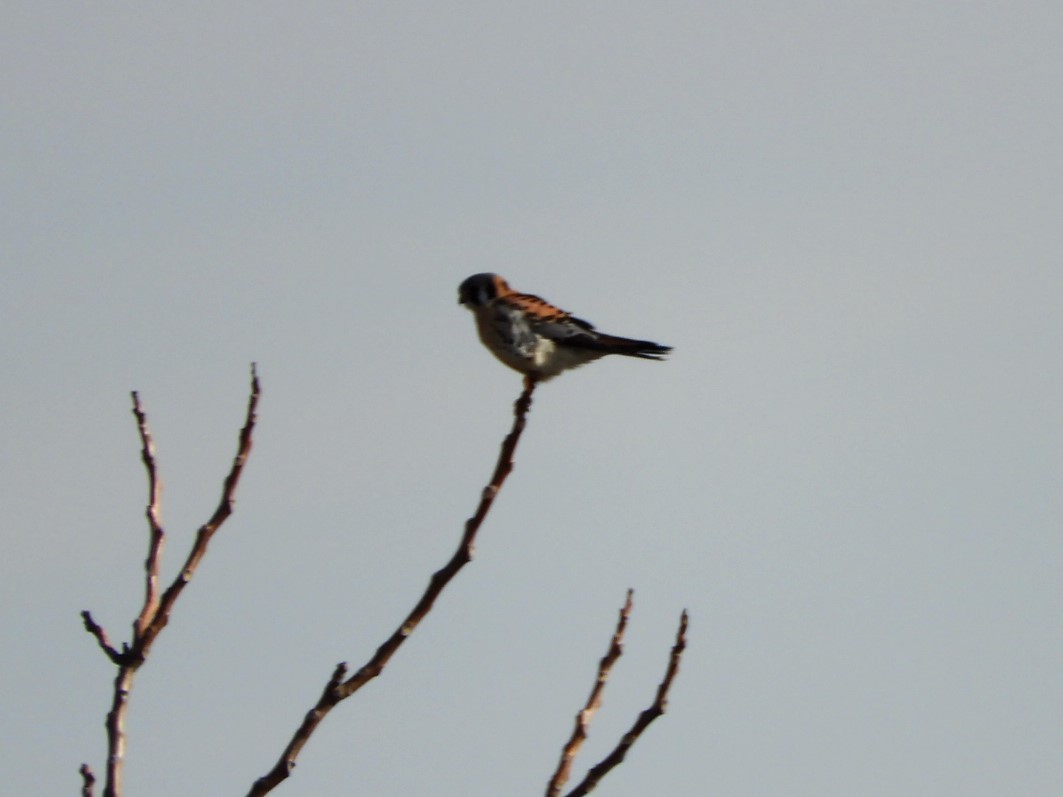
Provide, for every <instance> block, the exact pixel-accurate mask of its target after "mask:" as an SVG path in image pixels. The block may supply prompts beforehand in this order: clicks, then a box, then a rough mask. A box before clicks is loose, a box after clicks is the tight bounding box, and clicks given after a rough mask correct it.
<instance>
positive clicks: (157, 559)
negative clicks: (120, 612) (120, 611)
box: [81, 363, 260, 797]
mask: <svg viewBox="0 0 1063 797" xmlns="http://www.w3.org/2000/svg"><path fill="white" fill-rule="evenodd" d="M259 394H260V389H259V383H258V374H257V371H256V369H255V366H254V364H253V363H252V365H251V396H250V398H249V399H248V403H247V417H246V419H245V421H244V426H243V428H242V429H241V430H240V438H239V444H238V447H237V453H236V457H235V459H234V460H233V465H232V467H231V468H230V470H229V474H228V476H227V477H226V479H225V485H224V487H223V488H222V498H221V502H220V503H219V505H218V508H217V509H216V510H215V511H214V514H213V515H212V516H211V519H210V520H209V521H207V523H206V524H205V525H204V526H202V527H201V528H200V529H199V533H198V534H197V535H196V541H195V544H194V545H193V546H192V552H191V553H190V554H189V557H188V560H187V561H186V562H185V566H184V568H183V569H182V570H181V572H180V573H179V574H178V575H177V577H176V578H175V579H174V582H173V584H171V585H170V587H169V588H168V589H167V590H166V592H165V593H163V595H162V597H161V598H160V597H159V592H158V580H159V570H160V566H161V558H162V546H163V542H164V540H165V533H164V532H163V529H162V524H161V522H160V520H159V513H160V496H161V491H162V483H161V481H160V480H159V477H158V472H157V468H156V465H155V446H154V443H153V442H152V439H151V434H150V432H149V431H148V425H147V416H146V414H145V413H144V411H143V409H142V407H141V405H140V398H139V396H138V395H137V394H136V393H135V392H134V393H133V415H134V416H135V417H136V419H137V429H138V431H139V432H140V441H141V454H140V456H141V460H142V461H143V463H144V467H145V469H146V470H147V474H148V507H147V511H146V515H147V518H148V527H149V535H150V536H149V542H148V556H147V559H146V560H145V562H144V570H145V590H144V605H143V607H142V608H141V610H140V613H139V614H138V615H137V619H136V621H135V622H134V623H133V641H132V642H131V643H130V644H128V645H126V644H123V645H122V649H121V650H118V649H117V648H115V647H114V645H112V644H111V641H110V639H109V638H108V636H107V632H106V631H105V630H104V629H103V628H102V627H101V626H100V625H99V624H97V623H96V621H95V620H93V618H92V615H91V614H90V613H89V612H87V611H84V612H82V613H81V617H82V620H83V622H84V624H85V630H86V631H88V632H89V633H90V634H92V635H93V636H94V637H95V638H96V642H97V643H98V644H99V646H100V648H101V649H102V650H103V652H104V653H106V654H107V657H108V658H109V659H110V660H111V661H112V662H114V663H115V664H116V665H118V672H117V674H116V675H115V679H114V691H113V696H112V700H111V709H110V711H108V713H107V721H106V723H105V727H106V729H107V777H106V779H105V781H104V786H103V797H120V796H121V794H122V768H123V764H124V762H125V717H126V712H127V711H128V708H129V696H130V693H131V691H132V689H133V678H134V676H135V675H136V672H137V670H138V669H139V668H140V666H141V665H142V664H143V663H144V661H145V660H146V659H147V655H148V652H149V650H150V649H151V645H152V643H153V642H154V641H155V638H156V637H157V636H158V635H159V632H160V631H162V629H163V628H165V626H166V623H167V622H169V619H170V611H171V610H172V609H173V605H174V602H175V601H176V600H177V598H178V596H179V595H180V594H181V590H182V589H184V587H185V585H186V584H187V583H188V581H189V580H190V579H191V578H192V575H193V574H194V573H195V570H196V567H197V566H198V565H199V562H200V560H201V559H202V558H203V555H204V554H205V553H206V550H207V543H208V542H210V538H211V537H212V536H213V535H214V533H215V532H216V531H217V530H218V527H219V526H221V524H222V523H223V522H224V521H225V519H226V518H227V517H228V516H229V515H230V514H231V513H232V507H233V501H234V498H233V496H234V494H235V492H236V485H237V484H238V483H239V481H240V474H241V473H242V472H243V467H244V463H245V462H246V461H247V456H248V454H249V453H250V451H251V434H252V432H253V430H254V427H255V421H256V420H257V417H256V414H255V412H256V409H257V407H258V398H259ZM81 773H82V781H83V783H84V784H85V785H84V786H83V789H82V793H83V794H89V795H91V793H92V791H91V789H92V785H93V784H94V783H95V780H96V779H95V776H93V774H92V771H91V770H90V769H89V768H88V766H87V765H83V766H82V769H81ZM86 773H87V774H86ZM86 790H87V791H86Z"/></svg>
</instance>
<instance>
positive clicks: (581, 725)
mask: <svg viewBox="0 0 1063 797" xmlns="http://www.w3.org/2000/svg"><path fill="white" fill-rule="evenodd" d="M633 595H634V590H631V589H629V590H628V591H627V599H626V600H625V601H624V606H623V608H622V609H621V610H620V618H619V619H618V620H617V623H616V631H615V632H613V639H612V642H611V643H610V644H609V650H608V651H607V652H606V654H605V656H603V657H602V660H601V661H600V662H599V663H598V677H597V678H596V679H595V681H594V688H593V689H591V693H590V696H589V697H588V698H587V703H586V704H585V705H584V707H583V710H582V711H580V712H579V713H578V714H576V727H575V728H573V729H572V735H571V736H570V737H569V739H568V741H567V742H566V743H565V746H564V747H563V748H561V760H560V761H558V763H557V769H556V770H555V771H554V775H553V777H551V778H550V783H549V784H548V785H547V787H546V797H557V795H559V794H560V793H561V787H562V786H564V785H565V782H566V781H567V780H568V779H569V776H570V775H571V773H572V763H573V761H575V759H576V755H577V754H578V753H579V749H580V747H582V746H583V742H584V741H586V739H587V734H588V732H589V731H590V726H591V720H593V719H594V715H595V713H597V711H598V709H599V708H600V707H601V705H602V694H603V693H604V692H605V683H606V681H608V680H609V673H610V672H611V671H612V669H613V665H614V664H615V663H616V661H617V659H619V658H620V656H621V655H622V654H623V652H624V649H623V641H624V631H625V630H626V629H627V621H628V618H629V617H630V616H631V599H632V596H633Z"/></svg>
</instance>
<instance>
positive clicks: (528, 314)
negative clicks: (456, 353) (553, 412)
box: [458, 274, 672, 382]
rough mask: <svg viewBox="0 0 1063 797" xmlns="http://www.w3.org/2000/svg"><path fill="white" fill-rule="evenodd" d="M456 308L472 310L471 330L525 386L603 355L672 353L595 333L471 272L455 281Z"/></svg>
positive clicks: (536, 300) (497, 281) (486, 276)
mask: <svg viewBox="0 0 1063 797" xmlns="http://www.w3.org/2000/svg"><path fill="white" fill-rule="evenodd" d="M458 304H463V305H465V306H466V307H467V308H469V310H471V311H472V314H473V316H475V318H476V331H477V332H478V333H479V334H480V340H481V341H483V344H484V345H485V346H486V347H487V348H488V349H489V350H490V352H491V353H492V354H493V355H495V357H497V358H498V359H499V360H501V361H502V362H503V363H505V364H506V365H508V366H509V367H510V368H512V369H514V370H516V371H520V372H521V373H522V374H524V376H525V379H526V380H528V382H545V381H546V380H547V379H552V378H553V377H555V376H557V375H558V374H559V373H561V372H562V371H565V370H568V369H569V368H576V367H578V366H580V365H583V364H584V363H589V362H591V361H592V360H597V359H598V358H599V357H604V356H605V355H607V354H623V355H626V356H628V357H639V358H641V359H643V360H662V359H664V355H666V354H667V353H668V352H670V351H671V350H672V347H671V346H662V345H660V344H659V343H652V342H651V341H648V340H632V339H631V338H620V337H616V336H615V335H606V334H604V333H602V332H598V331H597V330H596V329H595V328H594V326H593V325H591V324H589V323H587V322H586V321H583V320H582V319H579V318H574V317H573V316H572V315H571V314H569V313H566V312H565V311H564V310H562V309H560V308H558V307H554V305H552V304H550V303H549V302H547V301H546V300H545V299H540V298H539V297H538V296H533V295H531V294H530V293H517V292H516V291H515V290H513V289H512V288H510V287H509V285H508V283H507V282H506V281H505V280H504V279H502V278H501V277H500V276H498V275H497V274H473V275H472V276H471V277H469V278H468V279H467V280H465V281H464V282H463V283H461V287H459V288H458Z"/></svg>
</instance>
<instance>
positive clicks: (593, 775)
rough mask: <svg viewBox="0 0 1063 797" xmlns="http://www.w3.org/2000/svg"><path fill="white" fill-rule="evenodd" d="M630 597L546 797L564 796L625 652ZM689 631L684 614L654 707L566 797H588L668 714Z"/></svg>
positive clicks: (637, 720) (680, 618)
mask: <svg viewBox="0 0 1063 797" xmlns="http://www.w3.org/2000/svg"><path fill="white" fill-rule="evenodd" d="M631 597H632V592H631V590H628V593H627V601H626V602H625V604H624V608H623V609H621V610H620V620H619V622H618V623H617V627H616V633H615V634H613V641H612V644H611V645H610V646H609V651H608V652H607V653H606V655H605V657H604V658H602V660H601V662H600V663H599V665H598V678H597V680H596V681H595V684H594V688H593V689H592V690H591V695H590V697H589V698H588V699H587V704H586V706H585V707H584V709H583V710H582V711H581V712H579V714H577V715H576V727H575V729H574V730H573V732H572V736H571V737H570V738H569V740H568V742H567V743H566V744H565V746H564V748H563V749H562V751H561V761H560V763H559V764H558V767H557V771H556V772H555V773H554V776H553V777H552V778H551V779H550V783H549V784H548V785H547V788H546V796H547V797H557V795H559V794H560V793H561V787H562V786H564V785H565V781H566V780H567V779H568V776H569V773H570V772H571V770H572V762H573V760H574V759H575V757H576V753H578V752H579V748H580V746H581V745H582V744H583V741H584V740H585V739H586V738H587V730H588V728H589V727H590V722H591V719H592V718H593V716H594V713H595V712H596V711H597V710H598V707H599V706H600V705H601V700H602V691H603V690H604V689H605V682H606V680H607V679H608V677H609V672H610V670H611V669H612V667H613V664H614V663H615V662H616V660H617V659H618V658H620V654H621V652H622V649H621V643H622V642H623V635H624V629H625V627H626V626H627V620H628V616H629V615H630V614H631ZM686 631H687V613H686V611H685V610H684V611H683V613H682V614H681V615H680V617H679V629H678V631H677V632H676V636H675V644H673V645H672V652H671V654H670V655H669V657H668V669H667V670H666V671H665V674H664V679H663V680H662V681H661V683H660V685H659V686H658V687H657V694H656V697H655V698H654V701H653V703H652V704H651V705H650V706H649V708H647V709H645V710H644V711H643V712H642V713H640V714H639V716H638V718H637V719H636V720H635V723H634V724H633V725H632V726H631V728H630V730H628V732H627V733H625V734H624V735H623V736H622V737H621V739H620V741H619V742H618V743H617V745H616V747H614V748H613V750H612V752H610V753H609V754H608V755H607V756H606V757H605V758H603V759H602V760H601V761H599V762H598V763H597V764H595V765H594V766H593V767H591V768H590V770H588V771H587V774H586V775H585V776H584V778H583V780H582V781H580V782H579V783H578V784H577V785H576V786H575V787H574V788H573V789H572V791H570V792H568V794H566V795H565V797H584V795H586V794H589V793H590V792H591V791H592V790H593V789H594V787H595V786H597V785H598V782H599V781H600V780H601V779H602V778H604V777H605V776H606V775H607V774H608V773H609V771H610V770H611V769H613V768H614V767H616V766H618V765H619V764H620V762H621V761H623V760H624V757H625V756H626V755H627V751H628V750H629V749H631V746H632V745H634V744H635V742H637V741H638V739H639V737H640V736H641V735H642V732H643V731H645V730H646V728H647V727H649V725H650V723H651V722H653V721H654V720H655V719H657V718H658V717H659V716H661V715H662V714H663V713H664V712H665V709H666V708H667V706H668V691H669V690H670V689H671V688H672V681H674V680H675V676H676V673H678V672H679V662H680V660H681V659H682V657H683V651H684V650H685V649H686Z"/></svg>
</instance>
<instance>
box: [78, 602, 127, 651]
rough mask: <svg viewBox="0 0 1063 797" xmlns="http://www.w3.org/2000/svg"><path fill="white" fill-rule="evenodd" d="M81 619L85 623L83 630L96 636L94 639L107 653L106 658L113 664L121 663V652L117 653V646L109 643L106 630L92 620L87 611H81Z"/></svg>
mask: <svg viewBox="0 0 1063 797" xmlns="http://www.w3.org/2000/svg"><path fill="white" fill-rule="evenodd" d="M81 620H82V622H83V623H84V624H85V630H86V631H88V632H89V633H90V634H92V635H93V636H94V637H96V641H97V642H98V643H99V644H100V647H101V648H102V649H103V652H104V653H106V654H107V658H109V659H110V660H111V661H113V662H114V663H115V664H121V663H122V661H123V654H122V653H119V652H118V650H117V648H115V646H114V645H112V644H111V640H110V638H109V637H108V636H107V632H106V631H104V630H103V627H102V626H100V625H99V624H98V623H97V622H96V621H95V620H93V619H92V615H91V614H90V613H89V612H87V611H85V612H82V613H81Z"/></svg>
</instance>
